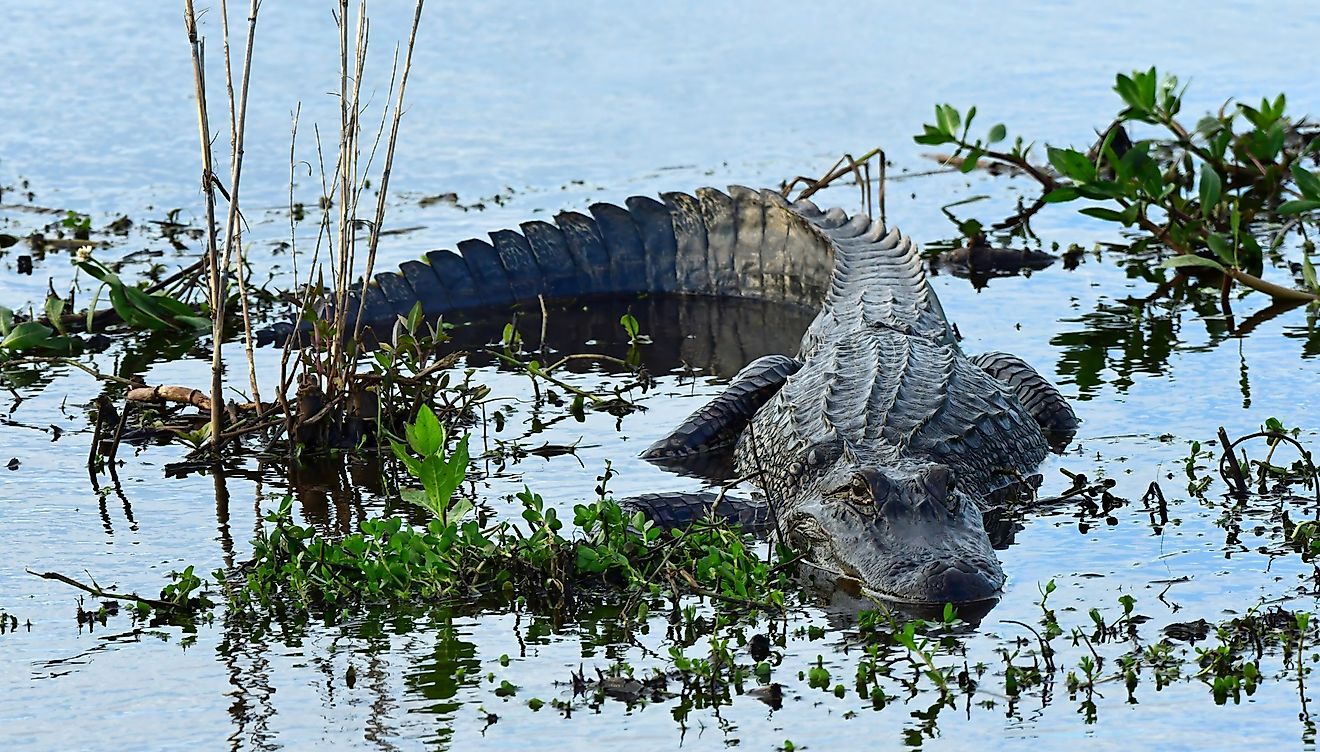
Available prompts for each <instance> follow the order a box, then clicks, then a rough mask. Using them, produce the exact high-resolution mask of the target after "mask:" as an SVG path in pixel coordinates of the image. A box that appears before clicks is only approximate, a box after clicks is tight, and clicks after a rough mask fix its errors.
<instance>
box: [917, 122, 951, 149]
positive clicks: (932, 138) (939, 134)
mask: <svg viewBox="0 0 1320 752" xmlns="http://www.w3.org/2000/svg"><path fill="white" fill-rule="evenodd" d="M923 127H924V128H925V130H926V132H925V133H923V134H921V135H920V136H913V138H912V140H913V141H916V142H917V143H919V144H925V145H926V146H939V145H940V144H947V143H949V142H950V141H953V136H950V135H948V134H946V133H944V132H943V131H941V130H940V129H939V128H936V127H935V126H933V125H931V124H929V123H927V124H926V125H924V126H923Z"/></svg>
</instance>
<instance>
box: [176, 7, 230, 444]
mask: <svg viewBox="0 0 1320 752" xmlns="http://www.w3.org/2000/svg"><path fill="white" fill-rule="evenodd" d="M183 6H184V12H183V20H184V27H185V29H186V30H187V33H188V44H189V46H190V47H191V49H192V63H193V85H194V86H195V88H196V92H197V126H198V135H199V138H200V141H201V154H202V193H203V195H204V196H205V198H206V255H207V271H208V277H209V279H208V281H207V282H208V283H207V291H208V294H209V297H210V303H211V338H212V342H213V345H212V352H211V436H213V437H219V436H220V434H221V429H222V428H223V427H224V408H223V405H224V402H223V399H222V397H223V389H224V384H223V372H224V364H223V363H222V362H221V357H220V341H221V338H222V336H223V333H224V332H223V329H224V289H223V287H222V279H221V276H220V258H219V254H218V253H217V249H216V244H215V235H216V221H215V183H216V182H217V181H216V178H215V173H214V171H213V169H212V167H213V161H212V155H211V137H210V134H211V126H210V121H209V119H208V117H207V111H206V52H205V43H204V41H203V40H202V39H201V37H199V36H198V34H197V14H196V13H195V12H194V11H193V3H192V0H184V3H183ZM212 446H213V448H214V449H215V450H216V451H217V452H218V451H219V444H218V442H217V443H215V444H213V445H212Z"/></svg>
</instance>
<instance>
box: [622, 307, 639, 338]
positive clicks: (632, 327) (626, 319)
mask: <svg viewBox="0 0 1320 752" xmlns="http://www.w3.org/2000/svg"><path fill="white" fill-rule="evenodd" d="M619 324H620V325H621V326H622V327H623V330H624V331H625V332H627V333H628V338H629V339H637V332H638V331H639V330H640V327H639V326H638V324H637V318H636V317H635V316H633V315H632V314H631V313H625V314H623V316H622V317H621V318H620V319H619Z"/></svg>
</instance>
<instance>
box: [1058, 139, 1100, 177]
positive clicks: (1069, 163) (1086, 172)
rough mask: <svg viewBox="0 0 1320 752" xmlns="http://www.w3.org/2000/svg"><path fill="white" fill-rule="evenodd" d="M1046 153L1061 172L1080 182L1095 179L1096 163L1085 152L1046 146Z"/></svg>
mask: <svg viewBox="0 0 1320 752" xmlns="http://www.w3.org/2000/svg"><path fill="white" fill-rule="evenodd" d="M1046 154H1048V156H1049V159H1050V164H1051V165H1054V169H1056V170H1058V171H1059V174H1061V175H1064V176H1065V177H1068V178H1071V179H1073V180H1076V181H1077V182H1079V183H1088V182H1090V181H1092V180H1095V165H1093V164H1091V160H1089V159H1087V158H1086V155H1085V154H1083V153H1081V152H1079V151H1077V150H1075V149H1055V148H1054V147H1052V146H1050V147H1046Z"/></svg>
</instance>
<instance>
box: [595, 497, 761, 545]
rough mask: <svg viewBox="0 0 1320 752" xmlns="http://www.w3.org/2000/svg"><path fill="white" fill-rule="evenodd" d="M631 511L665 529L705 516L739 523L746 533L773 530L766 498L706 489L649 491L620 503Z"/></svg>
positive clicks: (679, 528)
mask: <svg viewBox="0 0 1320 752" xmlns="http://www.w3.org/2000/svg"><path fill="white" fill-rule="evenodd" d="M619 506H621V507H623V509H624V511H627V512H641V513H642V514H643V515H645V516H646V519H648V520H650V521H651V522H653V523H655V525H656V526H657V527H659V528H661V529H663V530H682V529H683V528H687V527H690V526H691V525H692V523H694V522H696V521H697V520H699V519H702V518H704V517H717V518H720V519H723V520H724V521H726V522H729V523H732V524H735V525H738V526H739V527H740V528H742V531H743V532H744V533H751V534H752V535H755V536H758V537H764V536H765V534H766V533H767V532H768V531H769V530H770V529H772V526H771V520H770V507H769V506H768V505H767V504H766V503H765V502H763V501H752V500H750V499H740V498H735V497H733V496H724V497H722V498H721V496H720V495H719V494H715V493H710V492H709V491H704V492H671V493H649V494H642V495H640V496H632V497H629V498H627V499H624V500H623V501H620V502H619Z"/></svg>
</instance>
